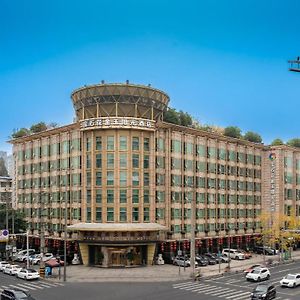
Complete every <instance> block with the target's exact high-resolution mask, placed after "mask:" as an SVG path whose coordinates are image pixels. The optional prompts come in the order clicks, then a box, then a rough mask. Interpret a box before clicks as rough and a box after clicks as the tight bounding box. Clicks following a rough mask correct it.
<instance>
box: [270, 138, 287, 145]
mask: <svg viewBox="0 0 300 300" xmlns="http://www.w3.org/2000/svg"><path fill="white" fill-rule="evenodd" d="M271 145H272V146H280V145H284V142H283V140H282V139H275V140H273V141H272V143H271Z"/></svg>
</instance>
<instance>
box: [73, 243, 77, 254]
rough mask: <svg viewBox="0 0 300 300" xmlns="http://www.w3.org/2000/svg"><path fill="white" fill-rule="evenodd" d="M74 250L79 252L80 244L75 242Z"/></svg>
mask: <svg viewBox="0 0 300 300" xmlns="http://www.w3.org/2000/svg"><path fill="white" fill-rule="evenodd" d="M74 251H75V252H76V253H77V251H78V244H77V243H75V244H74Z"/></svg>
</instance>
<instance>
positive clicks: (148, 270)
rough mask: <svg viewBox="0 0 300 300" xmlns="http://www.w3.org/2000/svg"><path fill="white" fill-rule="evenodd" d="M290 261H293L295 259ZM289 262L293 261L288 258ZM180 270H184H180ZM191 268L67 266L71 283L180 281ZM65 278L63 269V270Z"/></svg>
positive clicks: (237, 267) (240, 265) (211, 270)
mask: <svg viewBox="0 0 300 300" xmlns="http://www.w3.org/2000/svg"><path fill="white" fill-rule="evenodd" d="M269 259H272V260H273V261H277V262H278V255H276V256H266V261H268V260H269ZM298 259H300V250H298V251H294V252H293V253H292V260H298ZM292 260H290V261H292ZM287 262H289V261H287ZM263 263H264V261H263V255H257V254H254V255H253V257H252V258H250V259H247V260H242V261H236V260H231V263H230V264H231V270H230V273H234V272H241V271H243V270H244V269H246V268H247V267H249V266H251V265H254V264H263ZM227 265H228V264H227V263H222V264H221V265H220V267H221V268H220V272H219V265H213V266H206V267H201V268H197V270H199V269H200V272H201V274H202V275H203V276H204V277H214V276H222V275H223V273H224V269H225V268H226V267H227ZM179 269H180V272H179ZM53 271H54V272H53V277H52V278H49V279H48V280H53V281H58V269H57V268H55V269H54V270H53ZM191 271H192V269H191V268H185V270H184V268H183V267H180V268H179V267H178V266H173V265H161V266H158V265H154V266H148V267H137V268H121V269H107V268H98V267H85V266H83V265H79V266H67V282H162V281H180V280H188V279H190V278H191ZM61 275H62V276H61V281H62V278H63V268H62V270H61Z"/></svg>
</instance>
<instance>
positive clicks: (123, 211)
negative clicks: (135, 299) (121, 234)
mask: <svg viewBox="0 0 300 300" xmlns="http://www.w3.org/2000/svg"><path fill="white" fill-rule="evenodd" d="M126 221H127V209H126V207H120V222H126Z"/></svg>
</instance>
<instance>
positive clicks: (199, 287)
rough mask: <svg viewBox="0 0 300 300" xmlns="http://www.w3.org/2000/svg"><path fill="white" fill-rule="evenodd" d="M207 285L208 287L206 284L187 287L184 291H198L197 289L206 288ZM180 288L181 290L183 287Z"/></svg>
mask: <svg viewBox="0 0 300 300" xmlns="http://www.w3.org/2000/svg"><path fill="white" fill-rule="evenodd" d="M207 287H210V286H208V285H206V284H205V285H203V286H196V287H193V288H187V289H184V290H186V291H191V292H195V291H199V290H203V289H206V288H207ZM181 290H183V288H181Z"/></svg>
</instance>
